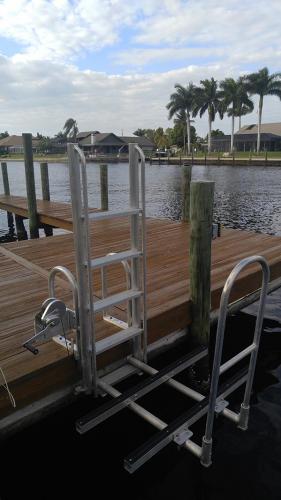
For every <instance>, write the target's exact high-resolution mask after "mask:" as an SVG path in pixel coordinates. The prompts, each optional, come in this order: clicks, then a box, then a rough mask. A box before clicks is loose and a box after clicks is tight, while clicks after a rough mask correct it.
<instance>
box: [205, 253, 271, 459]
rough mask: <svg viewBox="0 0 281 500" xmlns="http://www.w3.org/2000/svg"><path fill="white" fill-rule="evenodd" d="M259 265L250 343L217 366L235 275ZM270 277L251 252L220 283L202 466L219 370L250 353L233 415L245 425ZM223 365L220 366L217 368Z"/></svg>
mask: <svg viewBox="0 0 281 500" xmlns="http://www.w3.org/2000/svg"><path fill="white" fill-rule="evenodd" d="M257 263H258V264H260V265H261V268H262V274H263V278H262V287H261V293H260V302H259V310H258V315H257V319H256V324H255V332H254V339H253V343H252V344H251V345H250V346H248V347H247V348H246V349H244V351H242V352H240V353H239V354H238V355H236V356H234V357H233V358H232V359H231V360H228V361H227V362H226V363H225V364H224V365H222V366H221V358H222V348H223V341H224V333H225V323H226V317H227V307H228V301H229V296H230V293H231V290H232V287H233V284H234V282H235V280H236V278H237V277H238V275H239V274H240V273H241V271H243V270H244V269H245V267H247V266H248V265H250V264H257ZM269 277H270V269H269V266H268V263H267V261H266V260H265V258H264V257H262V256H260V255H254V256H252V257H246V258H245V259H243V260H241V262H239V264H237V265H236V266H235V267H234V269H233V270H232V271H231V273H230V275H229V277H228V279H227V280H226V283H225V285H224V288H223V291H222V295H221V300H220V310H219V320H218V326H217V335H216V346H215V354H214V360H213V371H212V379H211V388H210V395H209V410H208V415H207V421H206V428H205V435H204V437H203V442H202V456H201V463H202V465H205V466H209V465H210V464H211V450H212V431H213V423H214V413H215V407H216V399H217V391H218V382H219V376H220V374H221V373H223V372H224V371H226V370H227V369H228V368H230V367H231V366H233V365H234V364H236V363H237V362H238V361H240V360H241V359H243V358H244V357H246V356H247V355H249V354H250V353H251V358H250V362H249V370H248V376H247V382H246V388H245V392H244V399H243V402H242V404H241V410H240V413H239V415H237V422H238V426H239V427H240V428H241V429H243V430H246V429H247V425H248V417H249V409H250V406H249V403H250V397H251V390H252V385H253V380H254V373H255V367H256V361H257V355H258V348H259V342H260V336H261V330H262V323H263V317H264V309H265V301H266V295H267V289H268V283H269ZM221 368H223V369H221Z"/></svg>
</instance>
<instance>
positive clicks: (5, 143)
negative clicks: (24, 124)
mask: <svg viewBox="0 0 281 500" xmlns="http://www.w3.org/2000/svg"><path fill="white" fill-rule="evenodd" d="M39 140H40V139H36V138H34V137H33V138H32V144H33V145H36V144H38V141H39ZM14 146H23V141H22V136H21V135H10V136H9V137H5V138H4V139H1V140H0V147H7V148H8V147H14Z"/></svg>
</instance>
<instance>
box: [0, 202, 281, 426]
mask: <svg viewBox="0 0 281 500" xmlns="http://www.w3.org/2000/svg"><path fill="white" fill-rule="evenodd" d="M6 198H7V197H3V196H1V197H0V209H4V210H10V211H13V212H14V213H15V211H16V213H19V214H20V215H23V216H25V215H24V210H26V205H25V201H24V199H22V198H20V197H10V198H11V199H10V200H7V199H6ZM8 201H10V203H12V202H13V203H14V205H13V206H12V205H11V204H8V203H7V202H8ZM38 210H39V214H40V217H41V220H42V221H44V223H47V224H52V225H56V227H62V228H64V229H68V230H70V229H71V227H72V221H71V207H70V205H67V204H62V203H54V202H40V201H39V200H38ZM46 221H47V222H46ZM54 221H56V224H54ZM91 238H92V248H93V249H94V251H93V257H99V256H102V255H105V254H106V253H108V252H113V251H116V252H117V251H122V250H126V249H127V248H128V246H129V224H128V223H127V222H126V223H124V219H114V220H104V221H96V222H94V223H93V224H92V225H91ZM188 242H189V224H188V223H185V222H173V221H169V220H164V219H148V220H147V292H148V293H147V307H148V340H149V344H150V345H152V344H153V343H154V342H156V341H159V340H161V339H164V338H165V337H166V336H167V335H169V334H172V333H173V332H175V331H177V330H179V329H183V328H185V327H186V326H188V325H189V324H190V322H191V313H190V311H191V308H190V299H189V269H188V267H189V264H188V258H189V257H188V256H189V251H188ZM254 254H261V255H263V256H264V257H265V258H266V259H267V260H268V262H269V264H270V267H271V279H275V278H277V277H280V276H281V237H274V236H268V235H264V234H257V233H251V232H246V231H238V230H232V229H226V228H223V230H222V236H221V237H220V238H217V239H216V240H214V241H213V247H212V273H211V280H212V309H216V308H217V307H218V304H219V299H220V294H221V290H222V287H223V285H224V283H225V280H226V278H227V276H228V274H229V273H230V271H231V270H232V268H233V267H234V265H235V264H237V263H238V262H239V261H240V260H241V259H242V258H244V257H246V256H250V255H254ZM0 255H1V258H0V366H1V367H2V369H3V371H4V373H5V375H6V378H7V381H8V383H9V385H10V389H11V391H12V393H13V394H14V397H15V400H16V403H17V410H19V409H21V408H24V407H26V405H28V404H31V403H34V402H35V401H37V400H39V399H41V398H43V397H46V396H48V395H49V394H51V393H52V392H54V391H57V390H59V389H63V388H66V387H69V386H71V385H72V384H74V383H75V382H76V381H77V380H78V379H79V373H78V371H77V368H76V363H75V361H74V359H73V357H72V356H69V355H68V353H67V351H66V350H65V349H64V348H63V347H61V346H59V345H57V344H55V343H54V342H53V341H50V342H47V343H46V344H43V345H42V346H40V352H39V354H38V355H37V356H34V355H33V354H31V353H30V352H29V351H26V350H25V349H24V348H23V347H22V344H23V342H24V341H26V340H27V339H28V338H30V337H31V336H32V335H33V320H34V316H35V314H36V313H37V312H38V311H39V309H40V307H41V304H42V302H43V301H44V300H45V299H46V298H47V297H48V287H47V277H48V272H49V271H50V269H51V268H52V267H53V266H55V265H63V266H66V267H67V268H69V269H70V270H71V271H72V272H73V273H74V274H75V259H74V248H73V234H72V233H69V234H63V235H59V236H53V237H49V238H41V239H37V240H29V241H20V242H14V243H8V244H4V245H2V246H0ZM259 280H260V271H259V269H258V267H257V266H253V267H252V268H248V269H247V270H246V271H245V272H243V273H242V274H241V276H240V278H239V279H238V280H237V283H236V286H235V289H234V293H233V296H232V299H237V298H239V297H242V296H243V295H245V294H247V293H249V292H251V291H253V290H255V289H256V288H258V287H259V286H260V281H259ZM94 283H95V294H96V296H97V297H99V296H100V295H101V280H100V273H99V272H98V271H95V272H94ZM108 284H109V292H110V293H117V292H119V291H121V290H124V288H125V276H124V271H123V269H122V266H120V265H113V266H112V267H111V269H110V271H109V272H108ZM58 285H59V286H58V296H59V297H60V298H62V299H63V300H64V301H65V302H66V303H68V304H69V305H71V304H72V298H71V292H70V289H69V285H68V283H67V282H66V281H65V280H64V279H62V278H61V279H60V280H58ZM114 314H115V315H116V316H117V317H119V318H120V319H124V317H125V316H124V314H125V313H124V308H123V307H122V306H120V307H115V310H114ZM116 330H117V329H116V328H115V327H113V326H111V325H109V324H108V323H105V322H104V321H103V320H102V319H101V318H100V319H99V320H98V322H97V339H101V338H104V337H106V336H109V335H111V334H112V333H114V332H115V331H116ZM126 352H127V351H126V345H122V346H119V347H118V348H115V349H114V350H112V351H110V352H106V353H104V354H102V355H100V357H99V367H100V368H102V367H105V366H108V365H109V364H110V363H112V362H114V361H116V360H117V359H120V358H122V357H124V356H125V355H126ZM0 391H1V392H0V412H1V417H5V416H7V415H9V414H12V413H13V412H14V410H13V408H12V407H11V405H10V403H9V399H8V396H7V393H6V392H5V391H4V389H2V388H1V390H0Z"/></svg>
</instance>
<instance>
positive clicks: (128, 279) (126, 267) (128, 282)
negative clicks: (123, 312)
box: [101, 252, 132, 326]
mask: <svg viewBox="0 0 281 500" xmlns="http://www.w3.org/2000/svg"><path fill="white" fill-rule="evenodd" d="M115 254H116V252H109V253H108V254H107V255H115ZM121 264H122V266H123V268H124V271H125V276H126V285H127V289H128V290H129V289H130V288H131V268H130V265H129V262H128V261H127V260H121ZM101 286H102V298H105V297H107V283H106V268H104V267H102V268H101ZM105 317H106V314H105V312H103V318H105ZM127 324H128V325H129V326H131V324H132V308H131V304H130V302H129V303H128V312H127Z"/></svg>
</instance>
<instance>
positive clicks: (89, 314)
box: [67, 144, 97, 393]
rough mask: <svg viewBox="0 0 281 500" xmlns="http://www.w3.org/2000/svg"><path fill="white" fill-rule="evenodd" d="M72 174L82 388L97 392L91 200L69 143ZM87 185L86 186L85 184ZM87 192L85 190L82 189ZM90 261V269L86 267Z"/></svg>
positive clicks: (73, 146)
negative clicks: (88, 197)
mask: <svg viewBox="0 0 281 500" xmlns="http://www.w3.org/2000/svg"><path fill="white" fill-rule="evenodd" d="M67 153H68V161H69V177H70V188H71V200H72V217H73V233H74V245H75V259H76V274H77V285H78V299H79V311H80V315H79V321H80V341H81V346H80V352H81V366H82V376H83V390H85V392H86V393H91V392H92V391H93V389H94V392H96V382H97V381H96V356H95V342H94V321H93V304H92V287H91V270H90V267H89V263H88V260H89V252H88V251H87V250H88V241H87V240H88V230H87V224H88V212H87V215H86V210H88V206H87V205H88V203H87V202H88V200H87V199H86V200H85V196H83V198H84V199H83V201H82V195H81V173H80V163H79V157H78V153H77V151H76V150H75V144H68V145H67ZM86 188H87V186H86ZM83 194H84V189H83ZM85 263H88V269H86V268H85Z"/></svg>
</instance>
